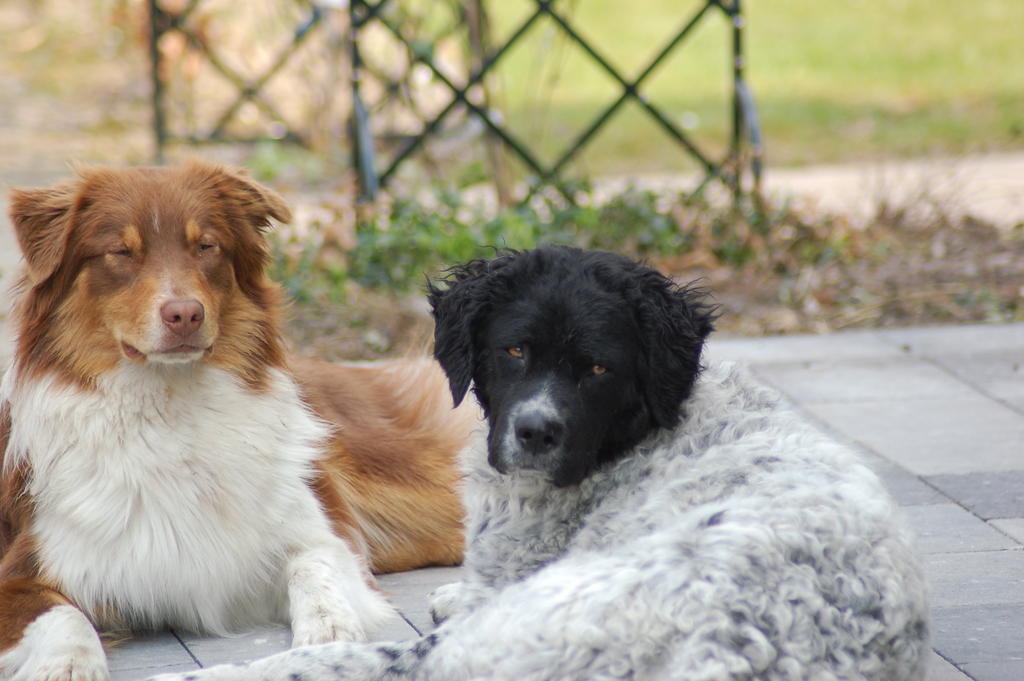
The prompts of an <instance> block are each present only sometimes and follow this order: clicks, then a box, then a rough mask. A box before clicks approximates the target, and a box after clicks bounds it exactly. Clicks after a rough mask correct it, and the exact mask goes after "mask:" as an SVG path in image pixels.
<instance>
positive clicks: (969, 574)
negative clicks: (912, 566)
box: [924, 551, 1024, 662]
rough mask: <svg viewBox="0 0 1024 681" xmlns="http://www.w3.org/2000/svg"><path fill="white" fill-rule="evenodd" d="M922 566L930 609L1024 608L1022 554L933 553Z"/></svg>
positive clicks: (984, 552) (1006, 552)
mask: <svg viewBox="0 0 1024 681" xmlns="http://www.w3.org/2000/svg"><path fill="white" fill-rule="evenodd" d="M924 565H925V573H926V574H927V575H928V580H929V584H930V586H931V604H932V607H933V608H952V607H956V606H976V605H981V606H997V605H998V606H1006V605H1008V604H1017V605H1019V604H1024V551H981V552H977V553H934V554H931V555H927V556H925V557H924ZM1022 630H1024V629H1022ZM1022 640H1024V639H1022ZM939 650H940V651H942V648H939ZM956 661H957V662H959V661H960V660H956Z"/></svg>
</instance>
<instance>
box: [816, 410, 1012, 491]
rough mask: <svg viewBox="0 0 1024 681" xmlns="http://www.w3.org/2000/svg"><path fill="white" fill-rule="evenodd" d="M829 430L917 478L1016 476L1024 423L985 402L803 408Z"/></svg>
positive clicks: (1010, 412) (1008, 411) (1006, 411)
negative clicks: (1011, 473)
mask: <svg viewBox="0 0 1024 681" xmlns="http://www.w3.org/2000/svg"><path fill="white" fill-rule="evenodd" d="M802 407H803V408H804V409H806V410H807V411H808V412H810V413H811V414H813V415H814V417H815V418H817V419H819V420H821V421H822V422H824V423H825V424H827V425H828V426H830V427H831V428H834V429H835V430H837V431H839V432H840V433H842V434H844V435H845V436H847V437H849V438H851V439H854V440H856V441H857V442H859V443H861V444H862V445H864V446H865V447H867V448H869V449H871V450H873V451H875V452H877V453H878V454H881V455H882V456H884V457H885V458H887V459H889V460H890V461H892V462H893V463H896V464H899V465H900V466H903V467H904V468H906V469H907V470H909V471H910V472H911V473H915V474H917V475H942V474H962V473H972V472H982V471H984V472H992V471H1009V470H1018V469H1020V468H1021V466H1022V461H1021V443H1022V442H1024V417H1022V415H1021V414H1019V413H1017V412H1015V411H1013V410H1012V409H1009V408H1008V407H1005V406H1003V405H1001V404H999V403H997V402H994V401H993V400H990V399H987V398H984V397H980V396H979V397H971V398H962V399H948V400H947V399H937V400H885V401H877V402H848V403H842V404H804V405H802Z"/></svg>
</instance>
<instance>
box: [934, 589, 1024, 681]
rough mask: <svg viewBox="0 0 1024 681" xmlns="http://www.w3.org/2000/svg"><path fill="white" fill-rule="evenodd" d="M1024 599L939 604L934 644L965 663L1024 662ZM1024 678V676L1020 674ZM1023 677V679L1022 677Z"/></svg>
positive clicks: (955, 660)
mask: <svg viewBox="0 0 1024 681" xmlns="http://www.w3.org/2000/svg"><path fill="white" fill-rule="evenodd" d="M1021 632H1024V603H1011V604H1002V605H1001V604H994V605H985V606H977V605H976V606H967V607H958V608H935V609H934V610H933V611H932V644H933V645H934V646H935V649H936V650H938V651H939V652H940V653H942V655H943V656H945V657H946V658H948V659H950V660H953V661H954V662H956V663H957V664H958V665H961V666H964V665H968V667H965V668H966V669H967V671H968V673H970V668H969V665H971V664H976V663H981V662H984V663H1013V662H1024V636H1022V635H1021ZM1020 678H1024V677H1020ZM1018 681H1019V679H1018Z"/></svg>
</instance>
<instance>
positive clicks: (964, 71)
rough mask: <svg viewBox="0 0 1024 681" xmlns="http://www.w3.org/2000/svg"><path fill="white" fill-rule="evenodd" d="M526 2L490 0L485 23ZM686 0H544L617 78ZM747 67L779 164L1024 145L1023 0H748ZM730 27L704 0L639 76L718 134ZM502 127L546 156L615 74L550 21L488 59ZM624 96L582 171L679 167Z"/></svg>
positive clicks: (721, 136) (710, 135)
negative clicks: (684, 35) (694, 18)
mask: <svg viewBox="0 0 1024 681" xmlns="http://www.w3.org/2000/svg"><path fill="white" fill-rule="evenodd" d="M531 4H532V3H530V2H527V1H526V0H505V1H504V2H502V3H490V4H489V7H490V8H491V11H492V14H493V15H494V25H495V28H494V33H495V37H496V38H498V39H500V38H501V37H502V36H504V35H507V34H508V33H509V32H510V31H511V30H512V28H513V27H514V26H516V25H518V23H519V22H520V21H521V20H522V19H523V18H524V17H525V15H526V12H527V11H528V10H529V8H530V6H531ZM700 4H701V3H700V2H698V1H697V0H689V1H684V2H680V0H643V1H642V2H634V3H622V2H621V0H575V1H573V0H562V1H561V2H558V3H556V5H555V7H556V8H558V9H559V11H560V12H562V13H563V14H564V15H566V16H568V17H569V18H570V20H571V21H572V23H573V24H574V25H575V26H577V27H578V29H579V31H580V32H581V33H582V34H584V35H585V36H586V37H587V38H588V39H593V40H594V42H595V44H596V45H597V46H598V49H599V50H600V51H601V52H602V53H603V54H605V55H606V56H607V57H608V59H609V60H611V61H612V62H613V63H614V64H615V65H616V66H617V67H620V68H621V69H622V70H623V71H624V72H625V74H626V75H627V77H629V76H633V75H636V74H637V73H638V71H639V69H640V68H642V66H643V65H644V64H646V63H647V61H648V60H649V59H650V58H651V56H653V55H654V54H655V52H656V51H657V49H658V48H659V47H660V45H661V44H662V43H663V42H664V41H665V40H666V39H667V38H668V36H669V35H670V34H671V33H673V32H674V31H675V30H676V29H677V27H679V26H681V25H682V23H683V22H684V21H685V20H686V19H687V18H688V17H689V16H690V15H691V14H692V13H693V12H694V11H695V10H696V8H697V7H699V6H700ZM744 6H745V12H746V19H747V27H748V30H747V49H746V56H747V61H748V64H749V68H748V80H749V82H750V84H751V86H752V88H753V90H754V92H755V95H756V97H757V101H758V105H759V110H760V115H761V119H762V126H763V130H764V136H765V139H766V145H767V154H768V158H769V161H770V162H772V163H773V164H776V165H784V164H800V163H811V162H831V161H848V160H862V159H876V158H883V157H884V158H891V157H907V156H917V155H921V154H961V153H966V152H972V151H985V150H991V149H1007V148H1015V149H1019V148H1022V147H1024V68H1021V65H1022V64H1024V41H1021V39H1020V30H1021V27H1024V2H1017V1H1015V0H975V1H973V2H964V1H963V0H888V1H886V2H880V1H879V0H849V1H844V2H822V1H821V0H772V1H769V0H747V1H746V2H745V3H744ZM728 81H729V41H728V26H727V25H726V22H725V20H724V17H722V16H721V13H720V12H712V14H711V15H709V17H708V18H707V20H706V21H705V22H704V23H703V24H701V25H700V27H699V28H698V29H697V30H696V31H695V32H694V33H693V34H692V37H691V38H690V39H689V40H688V41H687V43H686V44H684V46H682V47H681V48H680V49H678V50H677V51H676V53H675V55H674V57H673V58H672V59H671V60H670V61H668V62H666V63H665V64H663V65H662V66H661V67H660V68H659V69H658V70H657V71H656V72H655V73H654V74H652V77H651V79H650V80H649V81H648V83H646V84H645V87H644V89H643V92H644V94H646V95H647V96H648V97H649V98H650V99H651V100H652V101H653V102H654V103H655V104H657V105H658V106H660V107H662V108H663V109H664V110H665V111H666V113H668V114H669V115H670V116H671V117H672V118H673V119H674V120H676V121H679V122H684V121H685V122H688V123H689V124H690V128H689V132H690V133H691V134H692V135H693V137H694V140H695V141H696V142H697V144H698V145H699V146H700V147H701V148H702V149H706V150H707V151H708V153H710V154H711V155H713V156H714V155H716V154H721V153H722V152H723V151H724V149H725V145H726V140H727V136H728V125H729V122H728V121H729V118H728V111H729V109H728ZM496 83H497V87H496V91H497V92H498V93H499V97H498V99H499V103H501V104H502V105H503V107H504V109H505V110H506V111H507V115H508V118H509V119H510V121H511V125H512V128H513V130H515V132H516V133H517V134H519V135H520V136H521V137H523V138H524V139H527V140H530V142H531V143H532V144H535V145H538V144H539V146H541V147H543V148H544V149H545V150H546V153H545V154H542V156H544V157H545V160H550V159H553V158H554V157H556V156H557V150H560V149H562V148H564V146H565V145H566V144H567V142H568V140H569V139H571V138H572V137H573V136H574V135H575V134H576V131H578V130H581V129H582V128H583V127H584V126H585V125H586V124H587V122H589V121H590V120H592V119H593V117H594V116H596V114H597V113H598V111H599V110H600V109H601V108H602V107H603V106H604V105H606V104H607V103H609V102H610V101H611V100H612V99H613V98H614V97H615V96H617V89H616V86H615V85H614V84H613V83H612V82H611V81H610V80H609V79H608V78H607V76H606V75H605V74H604V73H603V72H602V71H601V70H600V69H599V68H597V67H596V66H594V65H593V64H592V63H591V62H590V61H589V60H588V59H587V58H585V57H584V56H583V55H582V54H581V53H580V51H579V50H578V48H576V47H575V46H574V45H571V44H569V43H568V41H567V40H566V39H565V38H564V37H563V36H562V34H561V33H560V31H558V30H557V29H556V28H555V27H554V26H553V25H552V24H551V23H550V22H549V21H546V20H545V21H544V22H543V23H542V24H540V25H538V26H536V27H535V28H534V29H533V30H532V31H531V32H530V34H528V35H527V36H526V39H525V41H524V43H523V44H522V45H520V46H518V47H517V48H516V49H515V51H514V52H512V53H511V54H510V56H509V57H508V59H507V61H505V63H504V64H503V65H502V66H501V67H500V68H499V69H498V72H497V79H496ZM667 139H668V138H667V137H665V136H664V134H663V133H662V132H661V131H660V129H658V128H657V127H656V126H655V125H653V123H651V122H650V119H649V117H647V116H646V114H644V113H643V112H642V111H641V110H640V109H639V107H636V106H635V105H634V106H632V107H630V108H626V109H623V110H622V111H621V112H620V113H619V114H618V115H617V116H616V118H615V119H614V120H613V121H612V123H611V125H610V126H609V128H608V129H607V130H606V131H605V132H604V133H603V134H602V136H601V140H600V143H601V144H600V148H597V149H595V150H594V151H592V152H590V153H588V154H586V155H585V157H584V159H583V162H582V163H581V166H582V167H583V168H584V169H586V170H589V171H591V172H609V171H611V172H615V171H616V170H621V171H625V170H637V169H641V168H643V169H648V170H659V169H661V170H674V169H681V168H685V167H687V164H686V162H685V160H683V159H681V158H680V157H679V155H678V154H677V153H676V150H675V147H674V146H672V145H670V144H668V142H667Z"/></svg>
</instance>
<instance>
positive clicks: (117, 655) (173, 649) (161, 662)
mask: <svg viewBox="0 0 1024 681" xmlns="http://www.w3.org/2000/svg"><path fill="white" fill-rule="evenodd" d="M107 664H108V666H109V667H110V670H111V671H112V672H115V671H132V670H153V669H159V670H162V669H164V668H169V667H181V666H182V665H185V667H183V668H188V669H198V667H197V665H196V663H195V660H193V659H192V656H191V655H189V654H188V651H187V650H185V647H184V646H183V645H182V644H181V641H179V640H178V639H177V638H176V637H175V636H174V634H171V633H170V632H157V633H153V634H144V635H139V636H134V637H132V638H131V639H129V640H127V641H121V642H119V643H116V644H114V645H111V646H110V647H108V648H107ZM189 665H191V666H189ZM153 673H156V672H153ZM137 676H142V675H141V674H140V675H137Z"/></svg>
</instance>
